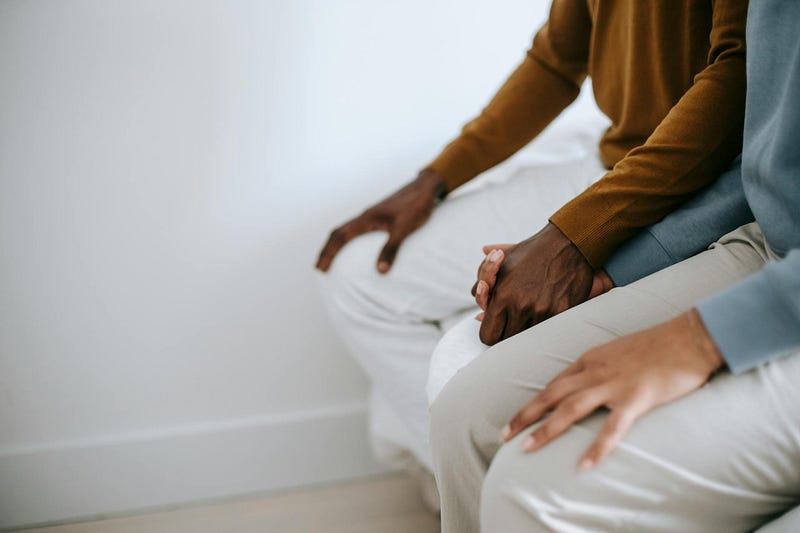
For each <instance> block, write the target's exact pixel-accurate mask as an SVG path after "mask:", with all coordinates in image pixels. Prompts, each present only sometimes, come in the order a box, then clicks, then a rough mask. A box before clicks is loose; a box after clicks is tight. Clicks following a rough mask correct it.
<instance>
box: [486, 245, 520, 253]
mask: <svg viewBox="0 0 800 533" xmlns="http://www.w3.org/2000/svg"><path fill="white" fill-rule="evenodd" d="M512 246H514V245H513V244H511V243H506V244H486V245H484V246H483V253H484V255H488V254H489V252H491V251H492V250H503V251H506V250H508V249H509V248H511V247H512Z"/></svg>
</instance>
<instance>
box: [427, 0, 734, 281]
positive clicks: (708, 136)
mask: <svg viewBox="0 0 800 533" xmlns="http://www.w3.org/2000/svg"><path fill="white" fill-rule="evenodd" d="M746 12H747V1H744V0H717V1H712V0H703V1H701V0H670V1H661V0H553V4H552V7H551V10H550V16H549V19H548V21H547V23H546V24H545V25H544V26H543V27H542V28H541V29H540V30H539V32H538V33H537V34H536V37H535V38H534V40H533V46H532V47H531V48H530V50H529V51H528V52H527V54H526V57H525V59H524V60H523V62H522V64H521V65H519V67H517V69H516V70H515V71H514V72H513V73H512V74H511V76H510V77H509V78H508V80H507V81H506V82H505V84H504V85H503V86H502V87H501V88H500V90H499V91H498V92H497V94H496V95H495V96H494V98H493V99H492V100H491V102H489V104H488V105H487V106H486V107H485V108H484V109H483V111H482V112H481V114H480V115H479V116H478V117H477V118H475V119H473V120H472V121H471V122H469V123H468V124H467V125H466V126H464V128H463V130H462V132H461V134H460V135H459V136H458V137H457V138H456V139H455V140H454V141H452V142H451V143H450V144H449V145H447V146H446V147H445V148H444V150H443V151H442V153H441V154H440V155H439V156H438V157H437V158H436V159H435V160H434V161H433V162H431V163H430V164H429V165H428V167H427V168H431V169H433V170H435V171H437V172H438V173H440V174H441V175H442V176H444V178H445V180H446V182H447V186H448V190H452V189H454V188H456V187H458V186H459V185H461V184H463V183H465V182H466V181H468V180H470V179H472V178H473V177H475V176H476V175H478V174H480V173H481V172H483V171H484V170H486V169H488V168H491V167H492V166H494V165H496V164H497V163H499V162H501V161H503V160H504V159H506V158H508V157H509V156H511V155H512V154H514V153H515V152H516V151H517V150H519V149H520V148H522V147H523V146H525V145H526V144H527V143H528V142H530V141H531V140H532V139H533V138H534V137H536V135H538V134H539V133H540V132H541V131H542V130H543V129H544V128H545V127H546V126H547V125H548V124H549V123H550V122H551V121H552V120H553V119H554V118H555V117H556V116H558V115H559V113H561V111H562V110H563V109H564V108H565V107H566V106H567V105H569V104H570V103H571V102H572V101H573V100H574V99H575V98H576V97H577V95H578V93H579V91H580V87H581V84H582V82H583V80H584V79H585V77H586V76H587V75H588V76H590V77H591V79H592V87H593V90H594V96H595V100H596V101H597V105H598V107H599V108H600V109H601V110H602V111H603V112H604V113H605V114H606V115H607V116H608V117H609V119H610V120H611V126H610V127H609V128H608V130H607V131H606V132H605V133H604V135H603V137H602V139H601V140H600V156H601V158H602V161H603V163H604V164H605V165H606V166H607V167H608V168H609V169H611V170H610V171H609V172H608V173H607V174H606V175H605V176H604V177H603V178H602V179H601V180H599V181H598V182H597V183H596V184H594V185H592V186H591V187H589V188H588V189H587V190H586V191H584V192H583V193H581V194H580V195H579V196H577V197H576V198H575V199H573V200H572V201H570V202H569V203H567V204H566V205H565V206H563V207H562V208H561V209H559V210H558V211H557V212H556V213H555V214H553V215H552V217H551V218H550V221H551V222H552V223H553V224H555V225H556V226H558V228H559V229H560V230H561V231H562V232H564V234H565V235H566V236H567V237H568V238H569V239H570V240H571V241H572V242H573V243H575V245H576V246H578V248H579V249H580V250H581V252H582V253H583V254H584V255H585V256H586V258H587V259H588V261H589V262H590V263H591V264H592V265H593V266H595V267H597V268H599V267H601V266H602V265H603V263H604V262H605V260H606V259H607V258H608V257H609V255H610V254H611V253H612V252H613V251H614V250H615V249H616V248H617V246H619V245H620V244H621V243H622V242H623V241H624V240H625V239H627V238H629V237H630V236H632V235H633V234H634V233H635V232H636V231H637V229H639V228H642V227H645V226H648V225H650V224H652V223H654V222H657V221H658V220H660V219H661V218H662V217H664V216H665V215H666V214H667V213H669V212H670V211H672V210H673V209H674V208H675V206H676V205H677V204H679V203H680V202H682V201H684V200H686V199H687V198H688V197H689V196H690V195H691V194H692V193H693V192H695V191H697V190H698V189H700V188H702V187H704V186H705V185H707V184H709V183H710V182H711V181H713V180H714V179H716V177H717V176H718V175H719V174H720V173H721V172H722V171H723V170H724V169H725V168H726V167H727V166H728V165H729V163H730V162H731V161H732V160H733V159H734V157H735V156H736V155H737V154H738V153H739V152H740V151H741V143H742V123H743V117H744V98H745V84H746V82H745V37H744V31H745V16H746ZM538 229H539V228H531V232H533V231H536V230H538Z"/></svg>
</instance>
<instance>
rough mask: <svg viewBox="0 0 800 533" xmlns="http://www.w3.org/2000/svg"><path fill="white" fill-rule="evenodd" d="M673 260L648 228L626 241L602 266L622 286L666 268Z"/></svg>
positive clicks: (618, 285) (617, 284)
mask: <svg viewBox="0 0 800 533" xmlns="http://www.w3.org/2000/svg"><path fill="white" fill-rule="evenodd" d="M674 262H675V261H674V260H673V258H672V257H670V255H669V254H668V253H667V251H666V250H665V249H664V247H663V246H662V245H661V243H660V242H659V241H658V239H656V238H655V237H654V236H653V234H652V233H650V231H649V230H644V231H642V232H641V233H639V234H638V235H637V236H636V237H634V238H633V239H631V240H629V241H628V242H626V243H625V244H624V245H623V246H622V247H621V248H619V249H618V250H617V251H616V252H614V255H612V256H611V258H610V259H609V260H608V261H607V262H606V264H605V266H604V267H603V268H604V269H605V271H606V273H607V274H608V275H609V276H610V277H611V280H612V281H613V282H614V285H615V286H617V287H622V286H624V285H628V284H630V283H633V282H634V281H637V280H640V279H642V278H643V277H645V276H649V275H650V274H652V273H653V272H658V271H659V270H661V269H664V268H667V267H668V266H670V265H672V264H673V263H674Z"/></svg>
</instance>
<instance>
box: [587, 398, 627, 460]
mask: <svg viewBox="0 0 800 533" xmlns="http://www.w3.org/2000/svg"><path fill="white" fill-rule="evenodd" d="M638 416H639V413H638V412H637V411H636V410H635V409H633V408H631V407H620V408H618V409H614V410H612V411H611V413H610V414H609V415H608V418H607V419H606V422H605V424H603V428H602V429H601V430H600V433H599V434H598V435H597V438H596V439H595V441H594V442H593V443H592V445H591V446H589V448H588V449H587V450H586V451H585V452H584V454H583V455H582V456H581V459H580V461H579V462H578V467H579V468H580V469H581V470H589V469H591V468H594V467H595V466H597V465H598V464H599V463H600V461H602V460H603V459H605V458H606V457H607V456H608V454H610V453H611V452H612V451H613V450H614V448H616V446H617V444H619V442H620V441H621V440H622V438H623V437H624V436H625V434H626V433H628V431H629V430H630V428H631V426H632V425H633V423H634V421H636V418H637V417H638Z"/></svg>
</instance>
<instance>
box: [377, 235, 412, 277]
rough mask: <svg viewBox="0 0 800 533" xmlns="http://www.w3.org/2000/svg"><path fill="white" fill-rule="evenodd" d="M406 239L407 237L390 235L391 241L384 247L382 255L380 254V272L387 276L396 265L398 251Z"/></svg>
mask: <svg viewBox="0 0 800 533" xmlns="http://www.w3.org/2000/svg"><path fill="white" fill-rule="evenodd" d="M405 238H406V236H405V235H402V236H399V235H392V234H390V235H389V240H387V241H386V244H385V245H384V246H383V249H382V250H381V253H380V254H378V272H380V273H381V274H386V273H387V272H389V269H390V268H392V264H394V260H395V257H397V250H398V249H399V248H400V245H401V244H402V243H403V240H404V239H405Z"/></svg>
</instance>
